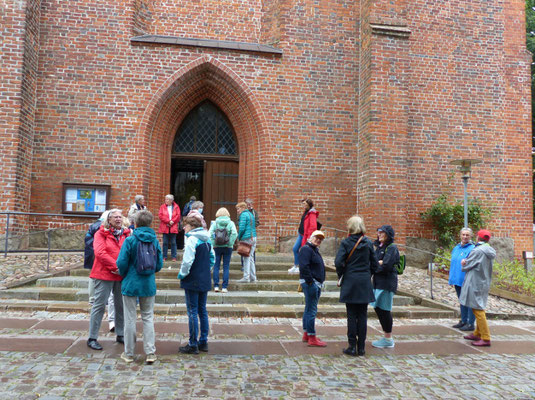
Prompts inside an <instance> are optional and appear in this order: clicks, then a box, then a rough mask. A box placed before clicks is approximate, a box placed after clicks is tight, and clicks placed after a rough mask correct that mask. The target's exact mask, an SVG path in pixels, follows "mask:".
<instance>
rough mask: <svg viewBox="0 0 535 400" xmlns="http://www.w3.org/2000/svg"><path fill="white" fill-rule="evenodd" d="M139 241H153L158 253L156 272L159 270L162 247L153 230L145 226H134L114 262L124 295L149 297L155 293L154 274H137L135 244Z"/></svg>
mask: <svg viewBox="0 0 535 400" xmlns="http://www.w3.org/2000/svg"><path fill="white" fill-rule="evenodd" d="M140 241H142V242H152V243H154V247H156V253H157V255H158V261H157V263H156V272H158V271H159V270H161V269H162V266H163V256H162V249H161V248H160V243H159V242H158V239H157V238H156V233H155V232H154V230H153V229H152V228H149V227H146V226H143V227H141V228H136V229H135V230H134V233H133V234H132V236H129V237H127V238H126V240H125V241H124V243H123V247H121V251H120V253H119V257H118V258H117V262H116V264H117V268H119V273H120V274H121V276H122V277H123V281H122V284H121V292H122V294H123V295H124V296H132V297H151V296H155V295H156V277H155V275H154V274H150V275H139V274H138V273H137V271H136V263H137V244H138V243H139V242H140Z"/></svg>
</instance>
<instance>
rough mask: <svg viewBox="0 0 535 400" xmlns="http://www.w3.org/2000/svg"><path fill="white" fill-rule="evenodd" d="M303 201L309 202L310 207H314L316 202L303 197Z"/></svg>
mask: <svg viewBox="0 0 535 400" xmlns="http://www.w3.org/2000/svg"><path fill="white" fill-rule="evenodd" d="M301 201H302V202H303V203H307V204H308V208H309V209H312V208H314V202H313V201H312V200H311V199H303V200H301Z"/></svg>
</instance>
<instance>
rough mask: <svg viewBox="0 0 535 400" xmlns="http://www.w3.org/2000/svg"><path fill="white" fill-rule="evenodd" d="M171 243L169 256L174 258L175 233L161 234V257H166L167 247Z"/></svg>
mask: <svg viewBox="0 0 535 400" xmlns="http://www.w3.org/2000/svg"><path fill="white" fill-rule="evenodd" d="M169 243H170V244H171V258H176V233H164V234H163V258H167V248H168V247H169Z"/></svg>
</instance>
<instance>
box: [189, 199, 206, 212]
mask: <svg viewBox="0 0 535 400" xmlns="http://www.w3.org/2000/svg"><path fill="white" fill-rule="evenodd" d="M199 208H204V203H203V202H202V201H196V202H195V203H193V204H192V205H191V209H192V210H198V209H199Z"/></svg>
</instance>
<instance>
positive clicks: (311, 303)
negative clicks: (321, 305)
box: [301, 283, 321, 336]
mask: <svg viewBox="0 0 535 400" xmlns="http://www.w3.org/2000/svg"><path fill="white" fill-rule="evenodd" d="M301 286H302V287H303V293H304V295H305V312H304V313H303V330H304V331H305V332H306V333H308V334H309V335H311V336H314V335H316V329H315V322H316V314H317V313H318V302H319V300H320V296H321V289H320V288H319V287H318V286H317V285H316V284H315V283H312V284H311V285H309V284H307V283H303V284H301Z"/></svg>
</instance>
